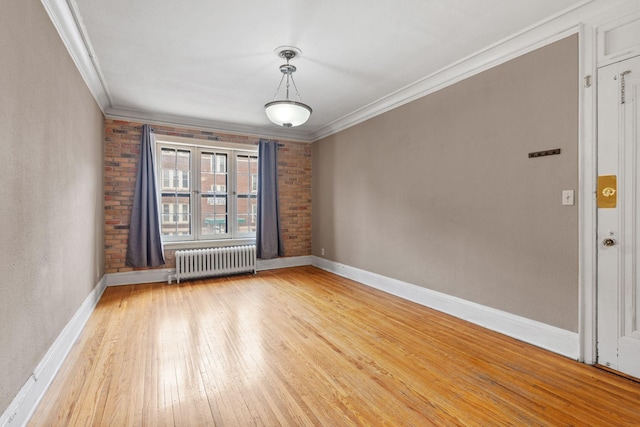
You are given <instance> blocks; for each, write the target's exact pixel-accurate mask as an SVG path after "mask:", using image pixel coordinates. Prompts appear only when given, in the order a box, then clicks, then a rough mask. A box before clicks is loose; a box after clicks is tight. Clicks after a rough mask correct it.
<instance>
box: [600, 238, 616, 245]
mask: <svg viewBox="0 0 640 427" xmlns="http://www.w3.org/2000/svg"><path fill="white" fill-rule="evenodd" d="M602 244H603V245H605V246H613V245H615V244H616V241H615V240H613V239H604V240H603V241H602Z"/></svg>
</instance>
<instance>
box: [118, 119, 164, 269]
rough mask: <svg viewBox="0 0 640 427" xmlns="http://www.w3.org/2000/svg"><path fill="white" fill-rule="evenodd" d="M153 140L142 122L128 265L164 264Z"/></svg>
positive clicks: (153, 137)
mask: <svg viewBox="0 0 640 427" xmlns="http://www.w3.org/2000/svg"><path fill="white" fill-rule="evenodd" d="M154 142H155V136H154V134H153V133H152V132H151V128H150V127H149V125H144V126H143V127H142V141H141V144H140V164H139V165H138V178H137V180H136V189H135V193H134V196H133V209H132V210H131V223H130V226H129V245H128V247H127V265H129V266H132V267H155V266H158V265H163V264H164V263H165V260H164V248H163V247H162V236H161V234H160V210H159V209H158V192H157V190H156V168H155V163H154V161H153V148H154Z"/></svg>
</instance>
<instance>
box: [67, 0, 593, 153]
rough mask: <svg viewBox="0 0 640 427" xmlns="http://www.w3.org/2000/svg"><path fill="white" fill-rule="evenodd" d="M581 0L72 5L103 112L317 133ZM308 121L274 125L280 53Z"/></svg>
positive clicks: (298, 134)
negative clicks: (290, 51) (269, 105)
mask: <svg viewBox="0 0 640 427" xmlns="http://www.w3.org/2000/svg"><path fill="white" fill-rule="evenodd" d="M585 3H589V2H588V1H585V0H375V1H370V0H271V1H265V0H239V1H224V2H223V1H216V0H188V1H176V0H135V1H134V0H109V1H104V0H68V1H67V6H68V7H70V9H71V11H72V12H73V14H74V15H75V24H77V29H78V30H79V32H80V34H81V36H82V40H83V43H82V44H83V45H84V47H85V48H86V49H87V50H88V52H90V53H91V55H90V56H92V66H93V68H94V69H95V71H97V76H99V79H100V81H101V86H102V89H103V90H104V92H105V93H106V100H105V104H106V105H103V110H104V111H105V113H106V114H107V115H110V116H120V115H122V116H125V117H129V118H134V119H138V118H139V119H147V120H150V121H153V120H155V121H170V122H174V123H179V124H194V123H199V124H202V125H204V126H210V127H214V128H219V129H223V130H230V131H239V132H247V131H248V132H252V133H257V134H261V135H271V136H278V135H280V136H291V137H294V138H302V139H309V140H311V139H313V137H314V135H319V134H322V132H323V129H326V128H327V127H328V126H330V125H331V124H332V123H336V122H337V121H340V120H341V119H344V118H345V117H348V116H349V115H351V114H353V113H354V112H356V111H359V110H362V109H363V108H366V107H367V106H371V105H374V104H375V103H376V102H378V101H380V100H382V99H383V98H385V97H387V96H388V95H390V94H392V93H394V92H397V91H398V90H400V89H402V88H406V87H407V86H409V85H411V84H413V83H415V82H417V81H419V80H421V79H423V78H424V77H426V76H429V75H432V74H433V73H435V72H437V71H438V70H441V69H443V68H445V67H447V66H448V65H450V64H453V63H455V62H457V61H459V60H461V59H463V58H465V57H468V56H469V55H472V54H474V53H475V52H478V51H480V50H482V49H484V48H486V47H488V46H490V45H492V44H495V43H497V42H499V41H501V40H504V39H507V38H509V37H511V36H513V35H514V34H516V33H518V32H521V31H522V30H523V29H526V28H528V27H531V26H533V25H534V24H537V23H540V22H542V21H544V20H547V19H548V18H550V17H551V16H554V15H558V14H561V13H562V12H563V11H566V10H568V9H571V8H575V7H576V6H578V5H583V4H585ZM282 45H292V46H296V47H298V48H300V49H301V50H302V56H301V57H300V58H296V59H294V61H293V62H292V63H293V64H294V65H296V66H297V68H298V71H297V72H296V74H295V75H294V76H295V80H296V83H297V86H298V89H300V92H301V96H302V101H303V102H305V103H306V104H308V105H310V106H311V107H312V108H313V114H312V115H311V118H310V120H309V121H308V122H307V123H306V124H304V125H303V126H300V127H299V128H294V129H289V130H287V129H284V128H278V127H277V126H276V125H274V124H272V123H271V122H269V121H268V120H267V118H266V116H265V114H264V109H263V106H264V104H265V103H266V102H269V101H271V100H273V95H274V92H275V89H276V87H277V85H278V83H279V81H280V77H281V73H280V72H279V70H278V66H279V65H280V64H281V63H283V60H282V59H281V58H279V57H277V56H276V55H275V53H274V49H275V48H277V47H278V46H282Z"/></svg>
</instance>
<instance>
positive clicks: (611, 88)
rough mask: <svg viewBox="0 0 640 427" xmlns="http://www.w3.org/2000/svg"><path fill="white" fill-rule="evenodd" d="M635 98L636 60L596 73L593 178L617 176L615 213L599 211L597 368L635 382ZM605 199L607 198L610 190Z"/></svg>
mask: <svg viewBox="0 0 640 427" xmlns="http://www.w3.org/2000/svg"><path fill="white" fill-rule="evenodd" d="M639 95H640V57H636V58H631V59H628V60H626V61H623V62H619V63H616V64H612V65H609V66H606V67H602V68H600V69H599V70H598V175H600V176H603V175H616V176H617V189H615V191H616V193H617V194H616V195H617V203H616V205H615V207H606V208H605V207H599V208H598V363H599V364H602V365H606V366H609V367H611V368H613V369H616V370H619V371H622V372H625V373H627V374H630V375H633V376H636V377H640V291H639V289H640V285H639V280H640V278H639V277H638V269H637V265H638V264H639V261H640V258H639V254H640V251H638V248H640V223H639V221H638V214H639V213H640V181H639V175H638V173H637V170H638V164H639V163H640V150H638V142H639V138H638V124H639V123H640V116H639V114H640V109H639V108H638V97H639ZM603 190H604V189H603V188H598V191H599V192H603ZM606 193H607V194H608V195H609V197H612V196H611V194H612V191H611V187H609V188H608V189H607V191H606ZM598 196H599V197H602V195H601V194H599V195H598ZM599 205H600V206H603V205H602V204H599ZM608 239H611V240H608Z"/></svg>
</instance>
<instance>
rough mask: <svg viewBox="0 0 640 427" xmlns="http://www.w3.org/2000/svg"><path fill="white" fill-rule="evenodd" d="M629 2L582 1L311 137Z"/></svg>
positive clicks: (486, 66) (378, 111)
mask: <svg viewBox="0 0 640 427" xmlns="http://www.w3.org/2000/svg"><path fill="white" fill-rule="evenodd" d="M624 3H629V1H625V0H620V1H611V0H585V1H582V2H580V3H578V4H576V5H574V6H573V7H570V8H568V9H565V10H563V11H561V12H560V13H558V14H556V15H552V16H551V17H549V18H547V19H545V20H543V21H541V22H539V23H537V24H534V25H532V26H530V27H528V28H525V29H524V30H522V31H520V32H518V33H516V34H514V35H512V36H510V37H507V38H505V39H502V40H500V41H498V42H497V43H494V44H493V45H490V46H488V47H486V48H484V49H482V50H480V51H478V52H475V53H473V54H471V55H469V56H467V57H465V58H463V59H461V60H459V61H457V62H455V63H453V64H451V65H448V66H446V67H444V68H442V69H440V70H438V71H436V72H435V73H433V74H430V75H428V76H426V77H424V78H422V79H420V80H418V81H416V82H415V83H412V84H410V85H408V86H405V87H404V88H402V89H399V90H398V91H396V92H393V93H391V94H390V95H387V96H385V97H383V98H380V99H379V100H377V101H374V102H372V103H371V104H369V105H366V106H364V107H362V108H360V109H358V110H356V111H354V112H352V113H349V114H347V115H345V116H343V117H341V118H340V119H338V120H335V121H333V122H331V123H329V124H327V125H325V126H323V127H321V128H319V129H318V130H316V131H314V132H313V133H312V135H311V139H312V141H318V140H320V139H322V138H326V137H327V136H330V135H333V134H335V133H338V132H340V131H343V130H345V129H348V128H350V127H352V126H355V125H357V124H359V123H362V122H364V121H366V120H369V119H371V118H374V117H376V116H379V115H380V114H383V113H385V112H387V111H390V110H393V109H395V108H398V107H400V106H402V105H405V104H407V103H409V102H411V101H414V100H416V99H418V98H422V97H424V96H426V95H429V94H431V93H433V92H436V91H438V90H440V89H443V88H445V87H447V86H450V85H452V84H455V83H457V82H459V81H461V80H464V79H466V78H469V77H471V76H474V75H476V74H479V73H481V72H483V71H486V70H488V69H491V68H493V67H495V66H497V65H500V64H503V63H505V62H507V61H509V60H511V59H514V58H517V57H518V56H521V55H524V54H526V53H528V52H531V51H533V50H535V49H538V48H541V47H543V46H546V45H548V44H551V43H553V42H555V41H558V40H560V39H562V38H564V37H567V36H569V35H571V34H576V33H578V32H579V29H580V23H581V22H584V21H585V20H587V19H592V18H593V17H594V16H597V15H599V14H602V13H604V12H606V11H608V10H610V9H612V8H614V7H616V6H619V5H621V4H624Z"/></svg>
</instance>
